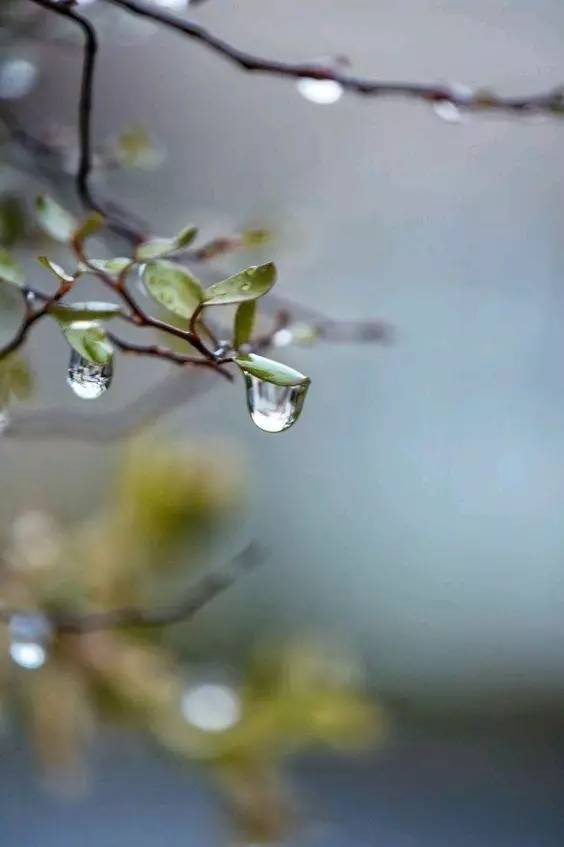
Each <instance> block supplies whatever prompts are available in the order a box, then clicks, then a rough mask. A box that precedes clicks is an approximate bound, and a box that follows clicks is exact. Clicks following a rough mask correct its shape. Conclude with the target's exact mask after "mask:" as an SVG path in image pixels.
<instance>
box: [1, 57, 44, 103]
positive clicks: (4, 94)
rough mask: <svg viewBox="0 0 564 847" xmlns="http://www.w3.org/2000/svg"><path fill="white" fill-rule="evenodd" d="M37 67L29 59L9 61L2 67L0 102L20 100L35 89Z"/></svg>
mask: <svg viewBox="0 0 564 847" xmlns="http://www.w3.org/2000/svg"><path fill="white" fill-rule="evenodd" d="M37 75H38V70H37V65H35V64H34V63H33V62H30V61H29V59H21V58H15V59H7V60H6V61H5V62H3V63H2V64H1V65H0V100H19V99H20V97H25V96H26V94H29V92H30V91H31V89H32V88H33V87H34V85H35V82H36V80H37Z"/></svg>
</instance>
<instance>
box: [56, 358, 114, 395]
mask: <svg viewBox="0 0 564 847" xmlns="http://www.w3.org/2000/svg"><path fill="white" fill-rule="evenodd" d="M113 375H114V369H113V364H112V363H111V362H108V364H106V365H99V364H97V363H96V362H90V361H89V360H88V359H85V358H84V357H83V356H81V355H80V353H78V352H77V351H76V350H73V351H72V353H71V357H70V361H69V368H68V373H67V383H68V384H69V385H70V387H71V388H72V390H73V391H74V393H75V394H76V396H77V397H80V398H81V399H82V400H96V399H97V398H98V397H101V395H102V394H103V393H104V392H105V391H107V390H108V388H109V387H110V385H111V382H112V377H113Z"/></svg>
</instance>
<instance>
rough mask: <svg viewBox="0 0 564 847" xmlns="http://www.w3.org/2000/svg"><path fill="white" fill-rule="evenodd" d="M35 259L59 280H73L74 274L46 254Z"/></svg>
mask: <svg viewBox="0 0 564 847" xmlns="http://www.w3.org/2000/svg"><path fill="white" fill-rule="evenodd" d="M37 261H38V262H39V264H40V265H43V267H44V268H47V270H48V271H51V273H52V274H55V276H56V277H58V279H60V280H61V282H69V283H70V282H74V280H75V278H74V276H71V275H70V274H68V273H67V272H66V271H65V269H64V268H62V267H61V266H60V265H58V264H57V263H56V262H52V261H51V259H48V258H47V256H38V257H37Z"/></svg>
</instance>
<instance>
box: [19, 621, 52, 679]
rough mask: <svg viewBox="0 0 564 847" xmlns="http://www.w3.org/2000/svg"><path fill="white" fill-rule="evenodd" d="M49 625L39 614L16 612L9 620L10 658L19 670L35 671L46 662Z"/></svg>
mask: <svg viewBox="0 0 564 847" xmlns="http://www.w3.org/2000/svg"><path fill="white" fill-rule="evenodd" d="M52 635H53V629H52V627H51V624H50V623H49V621H48V620H47V618H46V617H45V615H42V614H41V613H35V612H33V613H29V614H26V613H24V612H18V613H17V614H15V615H12V617H11V619H10V656H11V658H12V661H13V662H15V664H16V665H19V666H20V668H25V669H26V670H30V671H33V670H37V669H38V668H40V667H42V665H44V664H45V662H46V660H47V645H48V644H49V641H50V640H51V638H52Z"/></svg>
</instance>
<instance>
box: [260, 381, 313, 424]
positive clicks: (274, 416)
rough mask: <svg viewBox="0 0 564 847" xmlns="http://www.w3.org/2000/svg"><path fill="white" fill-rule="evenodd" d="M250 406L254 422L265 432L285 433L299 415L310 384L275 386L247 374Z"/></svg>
mask: <svg viewBox="0 0 564 847" xmlns="http://www.w3.org/2000/svg"><path fill="white" fill-rule="evenodd" d="M244 376H245V385H246V389H247V406H248V407H249V412H250V415H251V418H252V420H253V423H254V424H256V426H258V428H259V429H262V430H264V432H283V431H284V430H285V429H289V428H290V427H291V426H292V424H294V423H295V422H296V421H297V419H298V418H299V416H300V413H301V411H302V407H303V405H304V400H305V396H306V393H307V390H308V388H309V381H307V382H303V383H301V384H300V385H274V383H272V382H266V381H265V380H263V379H259V378H258V377H256V376H253V375H252V374H249V373H245V374H244Z"/></svg>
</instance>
